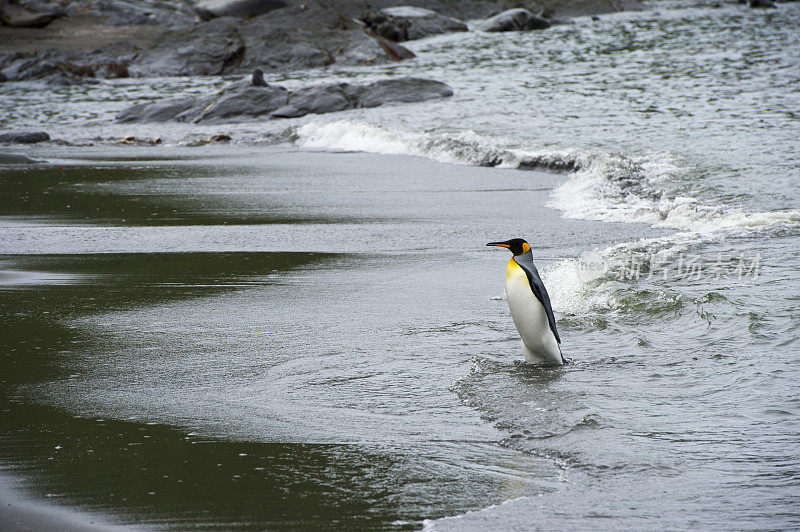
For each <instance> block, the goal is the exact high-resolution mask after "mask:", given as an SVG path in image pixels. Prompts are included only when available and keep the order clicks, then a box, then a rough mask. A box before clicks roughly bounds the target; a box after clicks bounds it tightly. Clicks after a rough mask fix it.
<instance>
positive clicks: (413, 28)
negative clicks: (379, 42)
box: [363, 6, 468, 42]
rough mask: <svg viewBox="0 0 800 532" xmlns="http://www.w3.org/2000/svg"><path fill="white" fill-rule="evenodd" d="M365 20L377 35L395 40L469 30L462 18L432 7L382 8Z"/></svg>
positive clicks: (408, 39)
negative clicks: (455, 17) (457, 18)
mask: <svg viewBox="0 0 800 532" xmlns="http://www.w3.org/2000/svg"><path fill="white" fill-rule="evenodd" d="M363 21H364V23H365V24H366V25H367V27H369V29H370V30H372V32H373V33H374V34H375V35H378V36H380V37H383V38H385V39H389V40H390V41H394V42H401V41H410V40H413V39H421V38H423V37H428V36H430V35H438V34H441V33H451V32H456V31H467V30H468V28H467V25H466V24H464V23H463V22H461V21H460V20H456V19H454V18H451V17H446V16H444V15H442V14H439V13H437V12H436V11H432V10H430V9H423V8H420V7H410V6H399V7H388V8H386V9H381V10H380V11H378V12H377V13H370V14H369V15H367V16H366V17H364V19H363Z"/></svg>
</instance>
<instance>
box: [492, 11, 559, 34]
mask: <svg viewBox="0 0 800 532" xmlns="http://www.w3.org/2000/svg"><path fill="white" fill-rule="evenodd" d="M550 26H551V24H550V22H549V21H547V20H546V19H543V18H541V17H537V16H536V15H534V14H533V13H531V12H530V11H528V10H527V9H522V8H516V9H509V10H508V11H503V12H502V13H500V14H498V15H495V16H493V17H491V18H488V19H486V20H484V21H483V22H482V23H481V24H480V25H479V26H478V29H480V30H482V31H530V30H543V29H547V28H549V27H550Z"/></svg>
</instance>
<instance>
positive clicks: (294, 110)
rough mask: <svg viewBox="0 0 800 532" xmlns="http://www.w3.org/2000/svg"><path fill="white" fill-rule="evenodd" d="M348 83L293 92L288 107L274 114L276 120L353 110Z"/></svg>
mask: <svg viewBox="0 0 800 532" xmlns="http://www.w3.org/2000/svg"><path fill="white" fill-rule="evenodd" d="M348 88H349V85H348V84H346V83H332V84H329V85H317V86H313V87H305V88H302V89H298V90H296V91H294V92H292V93H291V94H290V95H289V101H288V103H287V104H286V105H284V106H283V107H281V108H279V109H278V110H276V111H275V112H274V113H272V116H273V117H275V118H295V117H298V116H304V115H307V114H323V113H333V112H336V111H343V110H345V109H352V108H353V107H354V100H353V99H348V97H347V96H348V92H349V91H347V89H348Z"/></svg>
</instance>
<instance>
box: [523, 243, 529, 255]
mask: <svg viewBox="0 0 800 532" xmlns="http://www.w3.org/2000/svg"><path fill="white" fill-rule="evenodd" d="M530 250H531V247H530V246H529V245H528V243H527V242H523V243H522V253H527V252H529V251H530Z"/></svg>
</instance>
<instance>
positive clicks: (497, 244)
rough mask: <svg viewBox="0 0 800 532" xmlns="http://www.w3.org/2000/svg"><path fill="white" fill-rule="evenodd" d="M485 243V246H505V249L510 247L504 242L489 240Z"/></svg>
mask: <svg viewBox="0 0 800 532" xmlns="http://www.w3.org/2000/svg"><path fill="white" fill-rule="evenodd" d="M486 245H487V246H496V247H498V248H506V249H510V247H511V246H509V245H508V243H506V242H489V243H488V244H486Z"/></svg>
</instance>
